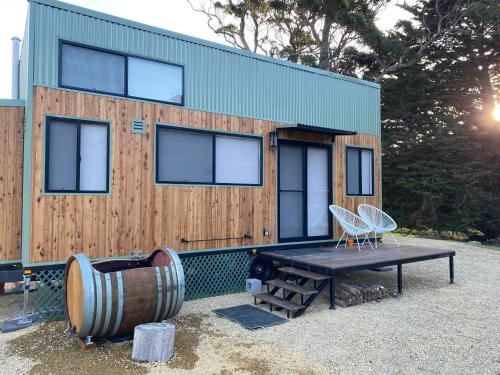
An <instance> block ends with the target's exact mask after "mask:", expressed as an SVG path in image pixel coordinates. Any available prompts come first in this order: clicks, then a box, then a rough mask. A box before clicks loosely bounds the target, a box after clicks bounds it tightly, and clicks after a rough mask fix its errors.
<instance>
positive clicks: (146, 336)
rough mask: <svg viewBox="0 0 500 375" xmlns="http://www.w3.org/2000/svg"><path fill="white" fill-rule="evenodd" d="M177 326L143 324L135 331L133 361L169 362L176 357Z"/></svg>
mask: <svg viewBox="0 0 500 375" xmlns="http://www.w3.org/2000/svg"><path fill="white" fill-rule="evenodd" d="M174 339H175V326H174V325H173V324H170V323H148V324H141V325H138V326H137V327H135V329H134V344H133V347H132V360H133V361H136V362H156V361H168V360H169V359H170V358H172V356H173V355H174Z"/></svg>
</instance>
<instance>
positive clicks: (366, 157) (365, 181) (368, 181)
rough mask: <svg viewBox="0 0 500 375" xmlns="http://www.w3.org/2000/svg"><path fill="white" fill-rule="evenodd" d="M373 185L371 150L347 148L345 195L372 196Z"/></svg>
mask: <svg viewBox="0 0 500 375" xmlns="http://www.w3.org/2000/svg"><path fill="white" fill-rule="evenodd" d="M373 185H374V183H373V149H367V148H358V147H347V148H346V192H347V195H373V194H374V193H373V188H374V186H373Z"/></svg>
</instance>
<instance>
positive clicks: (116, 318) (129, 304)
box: [64, 248, 185, 337]
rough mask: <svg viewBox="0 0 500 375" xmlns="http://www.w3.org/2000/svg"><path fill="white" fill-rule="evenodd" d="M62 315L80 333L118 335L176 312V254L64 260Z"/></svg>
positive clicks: (180, 275) (179, 290)
mask: <svg viewBox="0 0 500 375" xmlns="http://www.w3.org/2000/svg"><path fill="white" fill-rule="evenodd" d="M64 291H65V302H66V317H67V319H68V321H69V324H70V326H71V327H72V328H73V330H74V331H75V332H76V334H77V335H78V336H79V337H87V336H92V337H104V336H120V335H124V334H127V333H130V332H133V330H134V327H135V326H137V325H139V324H143V323H150V322H159V321H162V320H165V319H168V318H170V317H173V316H174V315H176V314H177V313H178V312H179V310H180V309H181V306H182V303H183V302H184V291H185V281H184V271H183V268H182V264H181V261H180V259H179V256H178V255H177V253H176V252H175V251H173V250H171V249H168V248H167V249H165V250H155V251H154V252H153V253H152V254H151V256H149V257H148V258H145V259H141V260H130V259H128V260H127V259H120V260H108V261H103V262H96V263H93V264H91V263H90V261H89V259H88V258H87V256H86V255H85V254H83V253H80V254H76V255H74V256H72V257H70V258H69V259H68V262H67V263H66V271H65V279H64Z"/></svg>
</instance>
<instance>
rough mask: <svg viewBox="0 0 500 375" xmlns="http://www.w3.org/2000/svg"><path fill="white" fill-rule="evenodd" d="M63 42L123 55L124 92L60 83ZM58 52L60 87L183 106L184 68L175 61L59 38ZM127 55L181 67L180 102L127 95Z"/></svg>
mask: <svg viewBox="0 0 500 375" xmlns="http://www.w3.org/2000/svg"><path fill="white" fill-rule="evenodd" d="M64 44H68V45H73V46H75V47H81V48H87V49H90V50H94V51H99V52H105V53H109V54H112V55H117V56H123V58H124V60H125V72H124V74H125V77H124V85H125V86H124V93H123V94H119V93H114V92H109V91H101V90H88V89H85V88H82V87H76V86H69V85H63V84H62V74H63V65H62V47H63V45H64ZM58 53H59V57H58V77H57V85H58V87H60V88H63V89H70V90H77V91H84V92H91V93H94V94H103V95H111V96H117V97H120V98H130V99H138V100H146V101H150V102H155V103H163V104H170V105H176V106H180V107H184V103H185V87H186V84H185V83H186V82H185V74H184V70H185V69H184V65H181V64H176V63H172V62H168V61H162V60H159V59H152V58H148V57H144V56H138V55H133V54H129V53H123V52H117V51H113V50H109V49H105V48H100V47H94V46H89V45H88V44H83V43H77V42H72V41H69V40H64V39H59V52H58ZM129 57H132V58H135V59H141V60H146V61H152V62H157V63H161V64H165V65H171V66H177V67H179V68H181V71H182V99H181V102H180V103H177V102H169V101H165V100H158V99H151V98H143V97H140V96H133V95H129V94H128V58H129Z"/></svg>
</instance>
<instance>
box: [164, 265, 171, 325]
mask: <svg viewBox="0 0 500 375" xmlns="http://www.w3.org/2000/svg"><path fill="white" fill-rule="evenodd" d="M163 269H164V270H165V283H166V285H165V288H167V298H166V299H165V311H164V312H163V316H162V317H161V320H165V319H167V318H168V317H169V313H170V309H171V308H172V304H171V303H170V299H171V291H170V288H171V284H172V282H171V278H170V269H169V267H163Z"/></svg>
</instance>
